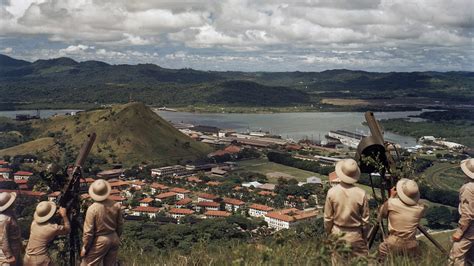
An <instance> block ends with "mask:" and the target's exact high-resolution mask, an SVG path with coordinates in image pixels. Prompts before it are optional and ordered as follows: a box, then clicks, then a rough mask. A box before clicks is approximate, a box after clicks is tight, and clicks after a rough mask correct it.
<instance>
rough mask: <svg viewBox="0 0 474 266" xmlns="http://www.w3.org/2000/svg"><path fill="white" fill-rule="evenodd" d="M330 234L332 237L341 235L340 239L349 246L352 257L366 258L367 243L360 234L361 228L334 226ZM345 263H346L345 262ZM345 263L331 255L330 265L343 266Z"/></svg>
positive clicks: (367, 252)
mask: <svg viewBox="0 0 474 266" xmlns="http://www.w3.org/2000/svg"><path fill="white" fill-rule="evenodd" d="M331 233H332V234H334V235H342V234H343V236H342V237H341V239H342V240H344V241H346V243H347V244H349V246H350V247H351V250H352V255H353V256H357V257H360V256H367V255H368V254H369V249H368V247H367V241H366V239H365V238H364V236H363V234H362V228H347V227H339V226H336V225H334V227H333V228H332V231H331ZM346 263H348V262H347V261H346ZM346 263H344V262H342V261H341V258H340V257H339V256H336V255H335V254H333V256H332V265H344V264H346Z"/></svg>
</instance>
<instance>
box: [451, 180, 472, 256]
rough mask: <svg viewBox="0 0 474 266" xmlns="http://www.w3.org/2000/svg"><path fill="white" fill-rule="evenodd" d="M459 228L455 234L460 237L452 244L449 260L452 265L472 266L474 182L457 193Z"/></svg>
mask: <svg viewBox="0 0 474 266" xmlns="http://www.w3.org/2000/svg"><path fill="white" fill-rule="evenodd" d="M459 214H460V215H461V218H460V219H459V227H458V229H456V232H457V233H459V234H460V235H462V238H461V240H460V241H457V242H454V243H453V247H452V249H451V254H450V258H451V259H452V260H453V262H454V265H469V264H468V263H470V265H474V222H473V220H474V181H471V182H469V183H467V184H465V185H464V186H462V187H461V189H460V191H459Z"/></svg>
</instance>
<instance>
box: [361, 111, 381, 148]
mask: <svg viewBox="0 0 474 266" xmlns="http://www.w3.org/2000/svg"><path fill="white" fill-rule="evenodd" d="M365 120H366V121H367V126H368V127H369V129H370V133H371V134H372V136H374V137H375V138H377V140H378V141H379V142H380V143H381V144H382V145H383V143H384V139H383V131H382V128H381V127H380V125H379V123H378V122H377V119H375V116H374V113H373V112H365Z"/></svg>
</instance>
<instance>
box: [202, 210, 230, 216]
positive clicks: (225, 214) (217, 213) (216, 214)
mask: <svg viewBox="0 0 474 266" xmlns="http://www.w3.org/2000/svg"><path fill="white" fill-rule="evenodd" d="M204 215H206V216H215V217H229V216H231V215H232V213H230V212H226V211H207V212H205V213H204Z"/></svg>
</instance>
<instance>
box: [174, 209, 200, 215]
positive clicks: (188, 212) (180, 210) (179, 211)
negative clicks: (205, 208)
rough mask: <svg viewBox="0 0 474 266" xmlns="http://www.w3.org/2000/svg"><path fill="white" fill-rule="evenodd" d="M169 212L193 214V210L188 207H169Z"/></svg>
mask: <svg viewBox="0 0 474 266" xmlns="http://www.w3.org/2000/svg"><path fill="white" fill-rule="evenodd" d="M169 213H173V214H184V215H188V214H193V213H194V211H193V210H190V209H183V208H173V209H171V210H170V211H169Z"/></svg>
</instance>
